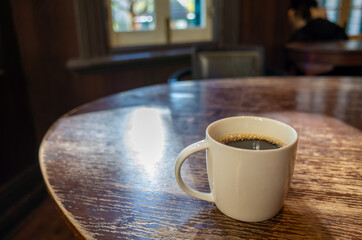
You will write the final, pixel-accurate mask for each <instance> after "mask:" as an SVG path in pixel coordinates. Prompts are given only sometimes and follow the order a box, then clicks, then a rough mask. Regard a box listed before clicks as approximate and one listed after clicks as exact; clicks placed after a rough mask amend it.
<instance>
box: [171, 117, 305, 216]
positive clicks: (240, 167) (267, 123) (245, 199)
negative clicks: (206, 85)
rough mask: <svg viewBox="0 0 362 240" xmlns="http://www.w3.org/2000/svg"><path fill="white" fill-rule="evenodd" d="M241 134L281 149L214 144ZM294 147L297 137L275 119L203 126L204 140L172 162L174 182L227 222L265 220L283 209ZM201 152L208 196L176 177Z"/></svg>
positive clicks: (239, 119)
mask: <svg viewBox="0 0 362 240" xmlns="http://www.w3.org/2000/svg"><path fill="white" fill-rule="evenodd" d="M246 133H248V134H249V133H250V134H258V135H262V136H266V137H271V138H275V139H278V140H280V141H282V142H283V143H284V144H285V145H284V146H283V147H281V148H278V149H272V150H250V149H241V148H235V147H230V146H228V145H225V144H223V143H220V142H219V141H218V139H220V138H222V137H224V136H226V135H229V134H246ZM297 144H298V134H297V132H296V131H295V130H294V129H293V128H292V127H291V126H289V125H287V124H285V123H282V122H279V121H277V120H273V119H269V118H263V117H253V116H240V117H230V118H224V119H220V120H218V121H215V122H213V123H211V124H210V125H209V126H208V127H207V129H206V138H205V139H204V140H201V141H199V142H196V143H193V144H191V145H189V146H188V147H186V148H184V149H183V150H182V151H181V152H180V154H179V155H178V157H177V159H176V163H175V176H176V180H177V183H178V185H179V186H180V188H181V189H182V190H183V191H185V192H186V193H187V194H189V195H190V196H192V197H196V198H199V199H202V200H206V201H210V202H214V203H215V204H216V206H217V207H218V209H219V210H220V211H221V212H223V213H224V214H226V215H227V216H229V217H232V218H234V219H237V220H241V221H246V222H259V221H264V220H267V219H269V218H272V217H273V216H275V215H276V214H277V213H278V212H279V211H280V209H281V208H282V206H283V203H284V200H285V198H286V195H287V192H288V190H289V186H290V183H291V179H292V175H293V170H294V162H295V158H296V153H297ZM201 150H206V165H207V174H208V180H209V185H210V189H211V192H210V193H205V192H200V191H197V190H194V189H192V188H190V187H188V186H187V185H186V184H185V183H184V181H183V180H182V177H181V173H180V171H181V166H182V164H183V163H184V161H185V160H186V159H187V158H188V157H189V156H190V155H191V154H193V153H195V152H198V151H201Z"/></svg>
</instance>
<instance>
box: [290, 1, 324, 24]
mask: <svg viewBox="0 0 362 240" xmlns="http://www.w3.org/2000/svg"><path fill="white" fill-rule="evenodd" d="M311 7H318V3H317V1H316V0H291V1H290V8H292V9H294V10H295V11H296V12H297V13H299V14H300V15H301V16H302V18H303V19H305V20H307V21H308V20H310V18H311V16H310V11H309V8H311Z"/></svg>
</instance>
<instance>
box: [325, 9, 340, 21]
mask: <svg viewBox="0 0 362 240" xmlns="http://www.w3.org/2000/svg"><path fill="white" fill-rule="evenodd" d="M327 19H328V20H329V21H331V22H334V23H337V21H338V11H337V10H327Z"/></svg>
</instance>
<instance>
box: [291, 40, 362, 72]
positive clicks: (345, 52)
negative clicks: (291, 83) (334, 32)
mask: <svg viewBox="0 0 362 240" xmlns="http://www.w3.org/2000/svg"><path fill="white" fill-rule="evenodd" d="M286 50H287V55H288V61H289V63H290V64H291V67H295V68H299V70H301V71H302V72H304V73H306V74H307V75H318V74H321V73H325V72H328V71H330V70H332V69H333V67H350V68H351V69H350V70H349V71H348V72H345V73H343V74H339V75H348V76H351V75H353V76H360V75H361V68H362V41H359V40H347V41H332V42H315V43H308V42H306V43H305V42H293V43H289V44H287V45H286ZM313 65H317V66H315V67H316V68H317V69H318V68H322V69H327V70H326V71H323V70H322V71H320V70H317V71H316V70H314V69H313V68H311V66H313ZM353 67H354V68H353ZM314 72H316V73H314Z"/></svg>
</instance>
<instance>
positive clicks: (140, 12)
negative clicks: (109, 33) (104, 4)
mask: <svg viewBox="0 0 362 240" xmlns="http://www.w3.org/2000/svg"><path fill="white" fill-rule="evenodd" d="M111 8H112V27H113V31H115V32H132V31H149V30H154V29H155V28H156V23H155V20H154V18H155V14H154V13H155V10H154V9H155V5H154V0H111Z"/></svg>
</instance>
